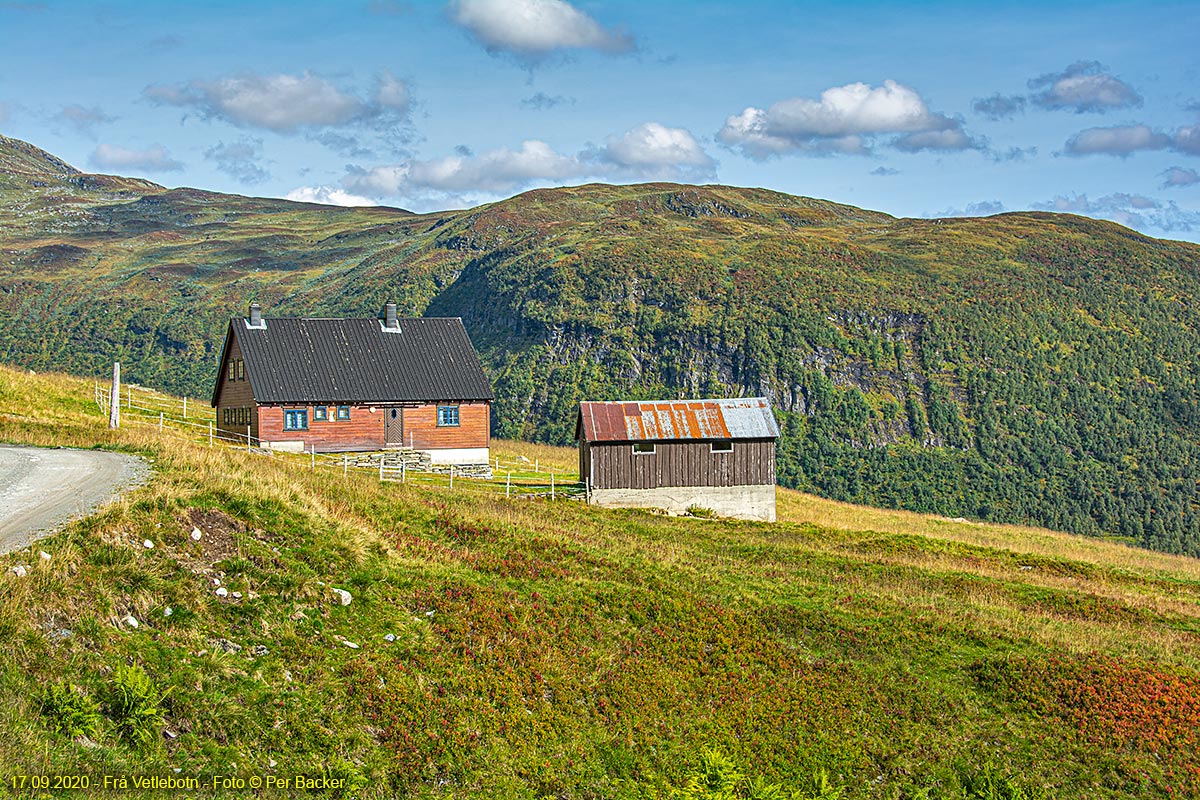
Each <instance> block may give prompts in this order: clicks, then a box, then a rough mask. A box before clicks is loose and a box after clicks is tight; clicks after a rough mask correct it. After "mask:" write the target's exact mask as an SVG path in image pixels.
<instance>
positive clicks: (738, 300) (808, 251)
mask: <svg viewBox="0 0 1200 800" xmlns="http://www.w3.org/2000/svg"><path fill="white" fill-rule="evenodd" d="M28 147H29V146H27V145H25V146H24V147H23V148H15V149H14V145H12V144H11V140H8V141H7V142H0V150H3V151H5V152H9V151H13V152H14V153H16V154H15V155H12V154H10V155H6V156H5V158H6V159H10V160H11V159H20V160H21V161H22V163H26V162H30V160H32V162H31V163H34V164H36V163H39V162H41V163H45V164H48V165H52V164H55V163H58V162H57V161H56V160H55V159H53V157H50V156H42V157H40V158H39V157H36V156H35V155H30V152H29V150H28V149H25V148H28ZM5 163H7V161H6V162H5ZM55 169H58V171H57V172H55ZM46 173H47V175H48V176H49V177H46V176H43V177H41V178H38V179H37V180H25V181H24V182H19V185H18V184H17V183H14V182H13V181H12V180H11V179H10V180H9V183H7V184H4V186H3V188H0V231H2V234H0V327H2V330H3V332H2V333H0V360H3V361H5V362H8V363H14V364H19V365H23V366H29V367H32V368H35V369H41V368H48V367H54V368H61V369H68V370H72V371H75V372H80V373H85V374H97V373H102V372H103V369H104V367H105V364H106V363H107V362H109V361H111V360H112V359H114V358H119V359H120V360H121V361H122V362H123V363H124V364H125V365H126V367H125V368H126V369H127V370H128V373H129V374H130V375H131V376H132V378H133V379H134V380H138V381H141V382H144V383H147V384H151V385H155V386H161V387H164V388H168V389H174V390H176V391H187V392H190V393H192V394H203V393H204V392H205V391H206V390H207V387H208V385H209V383H210V381H211V380H212V378H213V370H214V361H215V359H216V349H217V348H218V347H219V345H220V335H221V331H222V330H223V325H224V320H225V319H226V318H227V317H228V316H230V315H231V314H234V313H241V312H242V309H243V308H244V307H245V305H246V303H247V301H248V300H250V299H252V298H253V299H257V300H259V301H260V302H262V303H263V304H264V306H265V307H266V308H267V309H268V313H276V314H280V315H300V314H321V315H332V314H363V313H369V312H372V311H373V310H375V309H377V308H378V307H379V306H380V305H382V303H383V302H384V301H385V300H386V299H388V298H392V299H395V300H396V301H397V302H398V303H400V306H401V308H402V309H404V310H405V311H407V312H410V313H428V314H449V315H457V316H462V317H463V318H464V322H465V323H466V325H467V328H468V330H469V331H470V332H471V335H472V338H473V340H474V341H475V344H476V346H477V347H478V348H479V349H480V351H481V353H482V354H483V356H484V358H485V362H486V365H487V367H488V370H489V372H490V375H491V377H492V380H493V383H494V386H495V389H496V393H497V396H498V400H497V403H496V407H495V416H494V421H493V424H494V429H495V431H496V433H498V434H499V435H502V436H506V437H523V438H532V439H539V440H546V441H553V442H565V441H567V440H568V438H569V436H570V432H571V429H572V425H573V421H574V420H573V413H574V407H575V404H576V403H577V401H578V400H579V399H581V398H583V397H588V398H610V397H618V396H635V397H663V396H680V395H695V394H705V395H726V394H765V395H768V396H770V397H771V398H772V400H773V401H774V403H775V406H776V408H777V409H778V413H779V417H780V421H781V425H782V428H783V430H784V440H783V442H782V443H781V447H780V457H779V458H780V463H779V473H780V476H781V480H782V481H783V482H784V483H785V484H787V485H790V486H795V487H799V488H803V489H806V490H810V491H814V492H818V493H820V494H824V495H826V496H829V497H834V498H839V499H846V500H852V501H855V502H860V503H867V504H872V505H879V506H891V507H905V508H910V509H915V510H922V511H936V512H938V513H941V514H945V515H948V516H966V517H973V518H981V519H990V520H1006V521H1016V522H1033V523H1038V524H1042V525H1047V526H1050V527H1055V528H1059V529H1062V530H1068V531H1073V532H1079V533H1086V534H1093V535H1097V534H1106V535H1119V536H1125V537H1129V538H1130V539H1132V540H1134V541H1137V542H1139V543H1141V544H1143V545H1147V546H1150V547H1154V548H1158V549H1162V550H1167V551H1172V552H1188V553H1192V554H1200V512H1198V509H1200V494H1198V480H1200V472H1198V471H1197V465H1198V464H1200V424H1198V423H1200V391H1198V389H1197V384H1196V380H1197V376H1198V375H1200V314H1198V313H1197V310H1196V309H1197V305H1196V299H1197V297H1198V296H1200V247H1197V246H1195V245H1190V244H1184V243H1178V242H1166V241H1160V240H1154V239H1150V238H1147V237H1144V236H1141V235H1138V234H1136V233H1134V232H1132V231H1130V230H1128V229H1126V228H1122V227H1120V226H1118V225H1114V224H1111V223H1106V222H1099V221H1095V220H1091V219H1085V218H1080V217H1073V216H1068V215H1056V214H1041V213H1017V214H1003V215H999V216H995V217H989V218H985V219H954V220H912V219H895V218H892V217H890V216H887V215H885V214H880V213H875V212H870V211H864V210H862V209H857V208H853V207H850V206H844V205H839V204H836V203H831V202H827V201H822V200H814V199H811V198H802V197H792V196H789V195H784V194H780V193H777V192H770V191H764V190H755V189H739V188H732V187H724V186H703V187H697V186H681V185H674V184H646V185H638V186H620V187H613V186H600V185H592V186H583V187H576V188H570V189H554V190H540V191H534V192H528V193H526V194H523V195H519V196H517V197H514V198H511V199H509V200H506V201H502V202H498V203H493V204H490V205H486V206H481V207H479V208H475V209H469V210H465V211H450V212H442V213H436V214H422V215H416V214H410V213H407V212H403V211H399V210H393V209H342V208H330V207H322V206H315V205H307V204H299V203H289V202H286V201H279V200H260V199H252V198H244V197H238V196H230V195H218V194H213V193H206V192H200V191H196V190H190V189H179V190H171V191H168V190H164V189H162V188H161V187H156V186H153V185H152V184H138V185H135V184H136V182H128V181H126V182H120V181H122V180H123V179H113V178H100V177H94V176H80V175H75V174H73V173H68V172H65V171H63V170H62V169H61V168H49V167H47V169H46ZM110 181H117V182H118V183H117V184H109V183H107V182H110Z"/></svg>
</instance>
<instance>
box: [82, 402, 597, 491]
mask: <svg viewBox="0 0 1200 800" xmlns="http://www.w3.org/2000/svg"><path fill="white" fill-rule="evenodd" d="M93 401H94V402H95V403H96V406H97V408H98V409H99V410H100V413H101V414H102V415H104V416H105V417H107V416H108V415H109V411H110V402H111V401H110V397H109V390H108V389H107V387H105V386H102V385H101V384H100V383H96V385H95V388H94V393H93ZM120 403H121V407H120V412H121V423H120V424H121V425H131V426H137V427H140V428H149V429H152V430H155V429H156V430H157V432H158V434H159V435H160V436H163V437H169V438H174V439H182V440H187V441H190V442H192V443H193V444H199V445H207V446H208V447H213V448H216V447H220V448H231V449H237V450H243V451H246V452H248V453H252V454H258V455H262V456H264V457H269V458H272V459H276V460H278V461H280V462H281V463H285V464H288V465H289V466H291V467H294V468H296V469H308V470H310V471H313V472H316V471H321V472H325V473H334V474H336V473H341V475H342V476H344V477H349V476H351V475H368V474H369V475H372V476H373V477H375V478H376V479H377V480H378V481H379V482H380V483H393V484H399V485H409V486H414V487H424V488H431V489H444V490H446V491H455V492H467V493H471V494H487V495H491V496H493V497H504V498H507V499H544V500H550V501H557V500H585V499H587V495H588V487H587V486H586V484H585V483H581V482H580V481H579V477H578V475H577V474H576V473H575V472H573V471H568V470H562V469H556V468H555V467H553V466H551V465H547V464H544V463H542V462H541V461H540V459H537V458H534V459H528V458H525V457H524V456H517V457H515V458H502V457H500V456H499V455H493V456H491V457H490V459H489V461H488V464H487V465H486V467H484V465H482V464H480V465H469V466H466V467H460V466H458V465H454V464H436V463H434V464H430V463H428V462H427V461H425V460H423V459H420V458H418V457H416V453H415V451H413V450H411V449H407V448H400V449H395V450H382V451H379V450H377V451H362V452H346V453H319V452H316V451H315V449H314V450H306V451H304V452H289V451H283V450H276V449H273V448H271V447H270V446H269V445H268V446H264V445H263V443H262V441H261V440H260V439H258V438H257V437H255V436H253V435H252V428H251V427H250V426H246V430H245V432H244V433H242V432H241V431H231V430H228V429H224V428H221V427H219V426H218V425H217V424H216V414H215V411H214V410H213V409H212V408H210V407H208V406H207V405H205V404H202V403H199V402H197V401H195V400H189V399H187V398H179V397H174V396H172V395H168V394H164V393H162V392H158V391H155V390H153V389H148V388H145V387H142V386H136V385H131V384H125V385H124V386H122V387H121V392H120Z"/></svg>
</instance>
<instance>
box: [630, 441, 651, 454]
mask: <svg viewBox="0 0 1200 800" xmlns="http://www.w3.org/2000/svg"><path fill="white" fill-rule="evenodd" d="M633 454H634V455H635V456H648V455H653V454H654V442H634V443H633Z"/></svg>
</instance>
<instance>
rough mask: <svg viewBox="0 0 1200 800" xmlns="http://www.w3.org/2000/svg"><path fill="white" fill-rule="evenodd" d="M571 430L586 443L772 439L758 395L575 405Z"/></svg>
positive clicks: (767, 409)
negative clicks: (576, 421)
mask: <svg viewBox="0 0 1200 800" xmlns="http://www.w3.org/2000/svg"><path fill="white" fill-rule="evenodd" d="M576 435H577V436H578V437H579V438H582V439H586V440H587V441H589V442H630V441H689V440H706V439H777V438H779V426H778V425H776V424H775V417H774V415H773V414H772V413H771V404H770V403H768V402H767V400H766V398H763V397H735V398H722V399H713V400H643V401H638V402H630V401H611V402H583V403H580V404H579V425H578V426H577V433H576Z"/></svg>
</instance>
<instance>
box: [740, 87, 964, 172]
mask: <svg viewBox="0 0 1200 800" xmlns="http://www.w3.org/2000/svg"><path fill="white" fill-rule="evenodd" d="M888 134H900V135H899V136H897V137H896V138H895V140H894V141H893V142H892V144H893V145H894V146H895V147H897V148H899V149H901V150H906V151H909V152H914V151H918V150H965V149H970V148H975V147H977V146H978V145H977V144H976V143H975V142H974V141H973V140H972V139H971V138H970V137H969V136H967V135H966V133H965V132H964V131H963V130H962V122H961V120H956V119H952V118H950V117H948V116H946V115H944V114H937V113H934V112H932V111H930V110H929V107H928V106H927V105H926V103H925V101H924V99H922V98H921V95H920V94H918V93H917V92H916V90H914V89H911V88H909V87H907V86H904V85H902V84H899V83H896V82H895V81H890V80H889V81H884V84H883V85H882V86H877V87H871V86H868V85H867V84H865V83H851V84H847V85H845V86H837V87H834V88H831V89H826V90H825V91H824V92H822V93H821V96H820V98H818V99H815V100H814V99H810V98H807V97H793V98H789V99H787V100H780V101H779V102H777V103H775V104H774V105H772V106H771V107H770V108H767V109H762V108H754V107H750V108H747V109H745V110H744V111H742V113H740V114H736V115H734V116H731V117H729V118H728V119H726V121H725V126H724V127H723V128H721V130H720V131H719V132H718V133H717V138H718V139H719V140H720V141H722V142H724V143H725V144H727V145H729V146H730V147H734V148H737V149H740V150H741V151H742V152H743V153H744V154H746V155H748V156H750V157H751V158H758V159H764V158H769V157H771V156H777V155H783V154H786V153H818V154H820V153H866V152H869V151H870V149H871V145H872V143H873V142H874V140H875V139H876V138H877V137H879V136H883V135H888Z"/></svg>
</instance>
